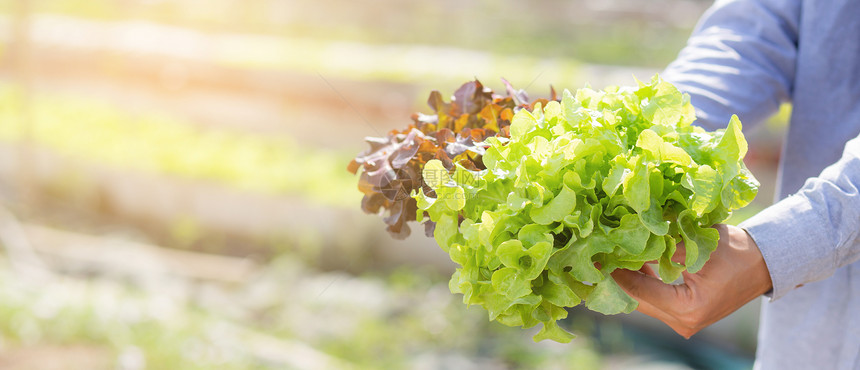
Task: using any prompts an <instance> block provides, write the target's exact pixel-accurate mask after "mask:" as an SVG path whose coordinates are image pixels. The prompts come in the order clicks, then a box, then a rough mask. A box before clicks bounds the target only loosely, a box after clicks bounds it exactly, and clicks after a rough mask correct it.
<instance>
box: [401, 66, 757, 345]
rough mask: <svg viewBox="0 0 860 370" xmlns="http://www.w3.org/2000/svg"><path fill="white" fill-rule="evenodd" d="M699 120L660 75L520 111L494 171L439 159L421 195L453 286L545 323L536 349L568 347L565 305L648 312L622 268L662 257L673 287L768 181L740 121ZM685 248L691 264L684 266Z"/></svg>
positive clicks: (489, 163) (490, 154) (488, 158)
mask: <svg viewBox="0 0 860 370" xmlns="http://www.w3.org/2000/svg"><path fill="white" fill-rule="evenodd" d="M694 120H695V111H694V109H693V107H692V106H691V105H690V102H689V97H688V96H687V95H685V94H682V93H681V92H679V91H678V90H677V89H676V88H675V87H674V86H673V85H671V84H670V83H668V82H665V81H663V80H661V79H660V78H659V77H658V76H655V77H654V78H653V79H652V81H651V83H648V84H646V83H642V82H639V83H638V86H637V87H623V88H618V87H610V88H607V89H605V90H603V91H596V90H592V89H589V88H584V89H580V90H578V91H577V92H576V93H571V92H569V91H567V90H565V91H564V93H563V95H562V99H561V101H560V102H559V101H548V102H547V103H546V104H545V105H541V104H537V105H536V106H535V107H534V109H532V110H528V109H522V110H520V111H519V112H517V113H516V114H515V115H514V117H513V118H512V120H511V125H510V138H505V137H490V138H487V139H486V140H485V141H484V142H483V143H482V145H483V147H484V148H485V149H486V150H485V152H484V155H483V157H482V162H483V165H484V166H485V169H482V170H477V171H476V170H470V169H467V168H465V167H463V166H461V165H460V164H458V163H454V164H453V165H450V166H445V165H444V164H443V163H442V162H441V161H438V160H430V161H428V162H427V163H426V165H425V166H424V167H423V171H422V178H423V180H424V185H425V186H424V187H423V188H422V189H417V190H415V191H413V192H412V197H413V198H414V199H415V200H416V203H417V204H418V211H417V215H416V218H417V219H418V220H422V219H424V218H425V217H429V219H430V220H431V221H433V222H435V223H436V228H435V231H434V237H435V238H436V241H437V242H438V244H439V246H440V247H441V248H442V249H443V250H445V251H446V252H448V254H449V255H450V257H451V259H452V260H453V261H454V262H456V263H457V264H458V265H459V267H458V268H457V270H456V272H455V273H454V274H453V276H452V277H451V280H450V284H449V285H450V288H451V291H452V292H453V293H459V294H462V295H463V302H464V303H466V304H469V305H473V304H474V305H481V306H483V307H484V308H485V309H486V310H487V312H488V313H489V318H490V320H496V321H498V322H500V323H502V324H505V325H509V326H522V327H524V328H528V327H532V326H535V325H537V324H539V323H540V324H543V326H542V329H541V330H540V332H538V334H537V335H536V336H535V337H534V339H535V340H536V341H539V340H543V339H552V340H555V341H559V342H568V341H570V340H571V339H572V338H573V335H572V334H570V333H568V332H567V331H565V330H564V329H562V328H561V327H559V325H558V323H557V321H558V320H561V319H564V318H565V317H566V316H567V314H568V312H567V310H566V309H565V308H567V307H573V306H576V305H578V304H580V303H583V304H584V305H585V306H586V307H587V308H589V309H591V310H594V311H597V312H601V313H603V314H607V315H609V314H618V313H629V312H631V311H632V310H634V309H635V308H636V306H637V302H636V301H635V300H633V299H632V298H631V297H630V296H628V295H627V294H626V293H625V292H624V291H623V290H622V289H621V288H620V287H619V286H618V284H616V282H615V281H614V280H613V279H612V277H611V276H610V273H611V272H612V271H614V270H615V269H619V268H621V269H629V270H638V269H640V268H642V266H643V264H645V263H647V262H652V261H656V263H657V264H658V273H659V275H660V277H661V278H662V279H663V280H664V281H666V282H672V281H675V280H676V279H678V277H679V276H680V274H681V272H683V271H684V270H686V271H689V272H691V273H695V272H697V271H699V270H700V269H701V268H702V266H703V265H704V264H705V262H707V260H708V258H709V256H710V254H711V252H713V251H714V249H716V247H717V241H718V239H719V235H718V233H717V231H716V230H715V229H712V228H710V226H711V225H713V224H715V223H719V222H721V221H723V220H725V219H726V218H727V217H728V216H729V215H730V213H731V211H732V210H735V209H738V208H741V207H744V206H746V205H747V204H748V203H749V202H750V201H752V200H753V198H754V197H755V195H756V192H757V190H758V183H757V182H756V180H755V178H754V177H753V175H752V174H751V173H750V172H749V171H748V170H747V168H746V167H745V166H744V164H743V157H744V155H745V154H746V151H747V144H746V141H745V140H744V136H743V134H742V133H741V122H740V121H739V120H738V118H737V117H736V116H735V117H732V119H731V121H730V122H729V123H728V127H727V128H726V129H725V130H717V131H715V132H707V131H705V130H704V129H702V128H700V127H697V126H693V125H691V123H692V122H693V121H694ZM682 241H683V242H684V243H685V246H686V257H685V261H684V263H676V262H673V261H672V260H671V259H672V255H673V254H674V253H675V251H676V244H677V243H679V242H682Z"/></svg>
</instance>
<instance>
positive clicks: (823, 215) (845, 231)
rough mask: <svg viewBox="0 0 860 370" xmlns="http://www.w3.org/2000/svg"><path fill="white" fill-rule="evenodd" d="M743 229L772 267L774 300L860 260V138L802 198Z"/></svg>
mask: <svg viewBox="0 0 860 370" xmlns="http://www.w3.org/2000/svg"><path fill="white" fill-rule="evenodd" d="M740 226H741V227H742V228H744V229H745V230H746V231H747V232H748V233H749V234H750V235H751V236H752V238H753V239H754V240H755V242H756V244H757V245H758V247H759V249H760V250H761V253H762V255H763V256H764V259H765V261H766V262H767V266H768V269H769V271H770V276H771V279H772V280H773V292H772V296H771V299H772V300H773V299H778V298H780V297H782V296H783V295H785V294H786V293H788V292H789V291H790V290H792V289H794V288H796V287H798V286H799V285H802V284H805V283H809V282H813V281H818V280H823V279H826V278H828V277H830V276H831V275H833V273H834V271H835V270H836V269H838V268H840V267H842V266H845V265H847V264H850V263H853V262H855V261H857V260H858V259H860V137H858V138H855V139H853V140H851V141H849V142H848V143H847V144H845V150H844V151H843V153H842V158H841V159H840V160H839V161H837V162H836V163H834V164H833V165H831V166H830V167H827V168H825V169H824V171H822V172H821V174H820V175H819V176H818V177H813V178H810V179H808V180H806V183H805V184H804V185H803V188H801V189H800V191H798V192H797V193H796V194H793V195H791V196H789V197H788V198H785V199H783V200H781V201H779V202H778V203H776V204H774V205H772V206H770V207H768V208H767V209H765V210H764V211H762V212H760V213H758V214H757V215H755V216H753V217H751V218H749V219H748V220H746V221H744V222H743V223H741V225H740Z"/></svg>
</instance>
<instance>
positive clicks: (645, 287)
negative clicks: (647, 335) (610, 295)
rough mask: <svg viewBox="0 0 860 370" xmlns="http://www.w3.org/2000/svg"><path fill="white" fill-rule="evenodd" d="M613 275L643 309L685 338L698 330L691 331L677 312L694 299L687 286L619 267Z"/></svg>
mask: <svg viewBox="0 0 860 370" xmlns="http://www.w3.org/2000/svg"><path fill="white" fill-rule="evenodd" d="M646 266H647V265H646ZM649 270H650V267H649ZM651 273H652V274H653V271H651ZM612 277H613V278H614V279H615V281H616V282H617V283H618V285H619V286H621V288H622V289H624V291H626V292H627V293H628V294H630V295H631V296H632V297H633V298H634V299H636V300H637V301H638V302H639V307H638V308H637V310H638V311H639V312H642V313H643V314H646V315H648V316H651V317H654V318H656V319H658V320H660V321H663V322H664V323H666V324H667V325H669V327H671V328H672V329H673V330H675V331H676V332H678V334H680V335H682V336H684V337H685V338H689V337H690V336H691V335H693V334H694V333H695V332H696V331H697V330H691V329H690V326H689V325H688V324H687V323H685V322H683V321H682V320H680V319H679V318H678V315H677V314H674V312H675V311H676V308H678V307H685V306H687V305H688V302H690V296H691V293H690V291H689V287H688V286H687V285H685V284H681V285H669V284H666V283H664V282H663V281H661V280H660V279H659V277H656V276H653V275H651V274H648V273H640V272H638V271H630V270H620V269H619V270H616V271H615V272H613V273H612Z"/></svg>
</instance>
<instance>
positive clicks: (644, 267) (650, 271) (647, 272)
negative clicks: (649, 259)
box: [639, 263, 660, 279]
mask: <svg viewBox="0 0 860 370" xmlns="http://www.w3.org/2000/svg"><path fill="white" fill-rule="evenodd" d="M639 272H641V273H643V274H645V275H648V276H651V277H655V278H657V279H659V278H660V276H659V275H657V273H656V272H654V269H653V268H651V266H650V265H649V264H648V263H646V264H644V265H642V268H641V269H639Z"/></svg>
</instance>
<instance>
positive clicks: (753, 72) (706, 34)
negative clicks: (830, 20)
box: [662, 0, 800, 130]
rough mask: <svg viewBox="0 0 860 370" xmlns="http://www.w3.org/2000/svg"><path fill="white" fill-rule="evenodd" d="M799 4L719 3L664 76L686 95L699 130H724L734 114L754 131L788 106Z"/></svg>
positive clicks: (780, 0) (791, 0) (766, 0)
mask: <svg viewBox="0 0 860 370" xmlns="http://www.w3.org/2000/svg"><path fill="white" fill-rule="evenodd" d="M799 19H800V1H797V0H788V1H787V0H729V1H723V0H721V1H717V2H716V3H715V4H714V5H713V6H712V7H711V8H710V9H708V11H707V12H706V13H705V14H704V16H703V17H702V19H701V20H700V21H699V24H698V25H697V26H696V29H695V30H694V31H693V34H692V36H690V39H689V41H688V42H687V46H686V47H684V49H683V50H681V53H680V54H679V55H678V58H677V59H676V60H675V61H674V62H672V63H671V64H670V65H669V66H668V67H667V68H666V70H665V71H664V72H663V74H662V76H663V78H664V79H666V80H667V81H669V82H671V83H673V84H675V85H676V86H677V87H678V88H679V89H680V90H681V91H684V92H686V93H688V94H690V97H691V102H692V104H693V106H695V107H696V116H697V118H698V120H697V121H696V124H697V125H700V126H702V127H704V128H706V129H708V130H714V129H718V128H724V127H725V126H726V125H727V124H728V122H729V119H730V118H731V115H732V114H737V115H738V117H739V118H740V119H741V121H743V122H744V125H745V126H748V127H749V126H753V125H755V124H757V123H758V122H761V121H763V120H764V119H766V118H767V117H768V116H770V115H772V114H773V113H775V112H776V111H777V109H778V108H779V106H780V104H781V103H782V102H785V101H788V100H789V97H790V95H791V90H792V82H793V79H794V71H795V59H796V55H797V39H798V35H797V29H798V23H799Z"/></svg>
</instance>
